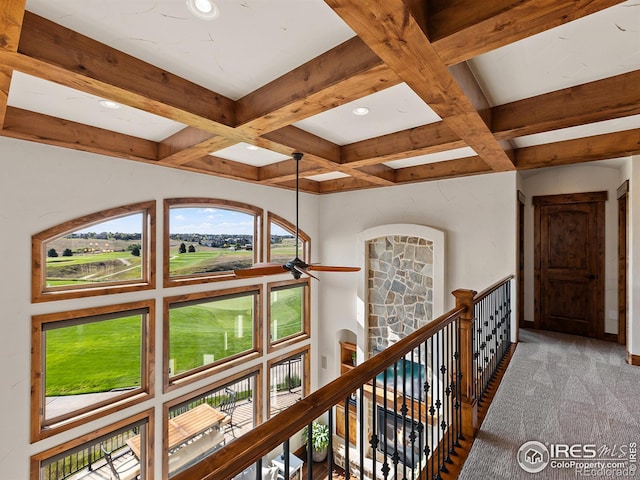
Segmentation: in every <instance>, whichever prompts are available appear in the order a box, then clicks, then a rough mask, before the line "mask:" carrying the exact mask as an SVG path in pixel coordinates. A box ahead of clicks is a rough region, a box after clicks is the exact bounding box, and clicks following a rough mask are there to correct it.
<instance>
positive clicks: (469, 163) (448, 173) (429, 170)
mask: <svg viewBox="0 0 640 480" xmlns="http://www.w3.org/2000/svg"><path fill="white" fill-rule="evenodd" d="M481 173H491V168H490V167H489V166H488V165H487V164H486V163H484V162H483V161H482V159H481V158H480V157H478V156H474V157H467V158H457V159H455V160H447V161H444V162H437V163H428V164H425V165H417V166H415V167H406V168H399V169H398V170H396V182H398V183H413V182H424V181H427V180H441V179H445V178H454V177H464V176H468V175H478V174H481Z"/></svg>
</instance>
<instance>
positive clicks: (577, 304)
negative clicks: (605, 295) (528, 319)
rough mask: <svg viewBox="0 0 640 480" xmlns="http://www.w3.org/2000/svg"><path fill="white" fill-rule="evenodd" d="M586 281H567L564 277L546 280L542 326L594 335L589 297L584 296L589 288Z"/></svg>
mask: <svg viewBox="0 0 640 480" xmlns="http://www.w3.org/2000/svg"><path fill="white" fill-rule="evenodd" d="M589 289H590V286H589V282H588V281H568V280H564V279H557V280H552V279H549V281H548V282H547V288H546V290H547V291H548V295H547V297H548V301H547V302H546V303H545V307H546V311H545V312H544V314H543V316H542V322H543V323H542V328H543V329H544V330H553V331H556V332H563V333H572V334H575V335H583V336H587V337H593V336H595V328H592V324H593V327H595V323H594V322H592V321H591V314H590V312H591V310H592V309H593V305H592V300H591V298H590V297H588V296H587V297H585V295H584V292H585V290H589Z"/></svg>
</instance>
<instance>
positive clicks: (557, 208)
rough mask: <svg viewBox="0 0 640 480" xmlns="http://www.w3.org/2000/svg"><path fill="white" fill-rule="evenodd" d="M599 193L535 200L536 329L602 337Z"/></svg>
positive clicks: (602, 198)
mask: <svg viewBox="0 0 640 480" xmlns="http://www.w3.org/2000/svg"><path fill="white" fill-rule="evenodd" d="M601 193H602V192H598V193H597V194H593V195H592V194H573V195H567V196H565V195H553V196H547V197H534V205H535V212H534V213H535V219H536V225H535V229H536V231H535V235H536V242H535V243H536V252H535V255H536V262H535V268H536V271H535V279H536V299H535V301H536V317H537V318H536V322H535V325H536V326H537V327H538V328H543V329H545V330H553V331H557V332H563V333H570V334H574V335H583V336H588V337H601V336H604V277H603V275H604V201H605V200H606V195H601Z"/></svg>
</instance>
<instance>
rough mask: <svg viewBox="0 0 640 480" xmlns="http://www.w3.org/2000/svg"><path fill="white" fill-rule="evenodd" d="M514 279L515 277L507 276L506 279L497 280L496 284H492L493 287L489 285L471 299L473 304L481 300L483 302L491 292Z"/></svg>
mask: <svg viewBox="0 0 640 480" xmlns="http://www.w3.org/2000/svg"><path fill="white" fill-rule="evenodd" d="M514 278H516V276H515V275H513V274H512V275H507V276H506V277H504V278H503V279H502V280H498V281H497V282H496V283H494V284H493V285H491V286H490V287H487V288H485V289H484V290H482V291H481V292H480V293H477V294H476V295H475V296H474V297H473V303H478V302H480V301H481V300H483V299H484V298H486V297H488V296H489V295H490V294H491V292H493V291H494V290H497V289H498V288H500V287H501V286H502V285H504V284H505V283H507V282H509V281H511V280H512V279H514Z"/></svg>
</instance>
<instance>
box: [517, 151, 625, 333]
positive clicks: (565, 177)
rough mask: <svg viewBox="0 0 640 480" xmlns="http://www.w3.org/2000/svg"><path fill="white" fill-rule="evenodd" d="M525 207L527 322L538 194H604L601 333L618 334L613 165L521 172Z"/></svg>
mask: <svg viewBox="0 0 640 480" xmlns="http://www.w3.org/2000/svg"><path fill="white" fill-rule="evenodd" d="M520 175H521V176H522V181H521V190H522V192H523V193H524V194H525V196H526V206H525V281H524V283H525V285H524V288H525V311H524V318H525V320H527V321H533V319H534V301H533V298H534V268H533V261H534V258H533V257H534V251H533V238H534V237H533V235H534V230H533V223H534V222H533V206H532V204H531V198H532V197H534V196H538V195H556V194H565V193H579V192H595V191H604V190H606V191H608V193H609V196H608V201H607V202H606V205H605V229H606V233H605V332H608V333H618V204H617V200H616V190H617V188H618V187H619V186H620V184H621V183H622V181H621V180H620V176H621V173H620V169H619V165H618V164H617V163H613V164H612V166H611V167H609V166H602V164H583V165H572V166H566V167H555V168H552V169H541V170H535V171H531V172H526V173H521V174H520Z"/></svg>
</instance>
